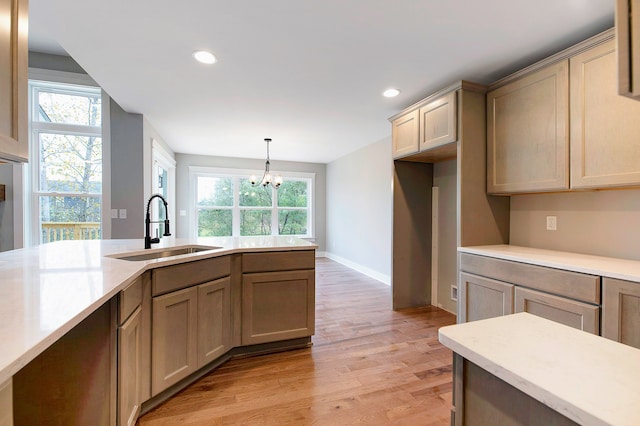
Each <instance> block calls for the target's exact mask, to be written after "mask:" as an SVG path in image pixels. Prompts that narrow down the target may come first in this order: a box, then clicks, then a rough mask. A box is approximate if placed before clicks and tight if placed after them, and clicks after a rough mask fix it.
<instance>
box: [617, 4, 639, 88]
mask: <svg viewBox="0 0 640 426" xmlns="http://www.w3.org/2000/svg"><path fill="white" fill-rule="evenodd" d="M615 27H616V40H617V43H618V45H617V50H618V93H620V94H621V95H624V96H629V97H632V98H636V99H640V0H616V23H615Z"/></svg>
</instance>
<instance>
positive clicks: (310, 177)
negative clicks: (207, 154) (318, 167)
mask: <svg viewBox="0 0 640 426" xmlns="http://www.w3.org/2000/svg"><path fill="white" fill-rule="evenodd" d="M191 175H192V182H193V186H194V188H195V191H194V193H195V197H194V198H195V203H194V204H195V208H194V211H195V215H194V216H195V217H194V221H193V222H194V223H195V224H196V226H195V230H194V231H192V234H195V236H198V237H230V236H234V237H236V236H251V235H295V236H300V237H311V236H312V235H313V226H312V223H313V222H312V214H311V212H312V199H313V198H312V193H313V182H314V174H312V173H297V174H294V173H289V174H285V175H284V176H283V179H284V181H283V183H282V185H281V186H280V188H279V189H278V190H274V189H272V188H271V187H263V186H255V187H254V186H251V183H250V182H249V177H250V175H251V172H249V171H230V170H215V169H205V168H198V167H192V168H191Z"/></svg>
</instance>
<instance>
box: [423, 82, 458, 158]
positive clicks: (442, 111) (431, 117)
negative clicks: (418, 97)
mask: <svg viewBox="0 0 640 426" xmlns="http://www.w3.org/2000/svg"><path fill="white" fill-rule="evenodd" d="M419 114H420V120H419V123H420V133H419V137H420V151H424V150H428V149H432V148H436V147H438V146H442V145H445V144H448V143H451V142H455V141H456V140H457V137H458V134H457V126H456V117H457V116H458V110H457V108H456V92H450V93H448V94H446V95H444V96H441V97H439V98H438V99H436V100H434V101H431V102H429V103H428V104H426V105H425V106H423V107H421V108H420V110H419Z"/></svg>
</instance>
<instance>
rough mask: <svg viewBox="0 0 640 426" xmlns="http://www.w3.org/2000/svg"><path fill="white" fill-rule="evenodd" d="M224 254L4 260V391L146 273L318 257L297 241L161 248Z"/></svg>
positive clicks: (82, 244) (101, 248)
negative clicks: (235, 259) (262, 258)
mask: <svg viewBox="0 0 640 426" xmlns="http://www.w3.org/2000/svg"><path fill="white" fill-rule="evenodd" d="M194 244H196V245H203V246H214V247H220V248H217V249H214V250H210V251H202V252H197V253H191V254H185V255H180V256H173V257H168V258H163V259H153V260H146V261H136V262H132V261H127V260H121V259H116V258H112V257H105V256H109V255H113V254H119V253H129V252H131V253H134V252H135V253H140V252H144V250H143V247H144V244H143V240H142V239H135V240H94V241H59V242H55V243H49V244H43V245H40V246H36V247H31V248H26V249H19V250H13V251H8V252H3V253H0V341H1V342H2V350H0V384H1V383H3V382H4V381H5V380H7V379H9V378H10V377H11V376H13V375H14V374H15V373H16V372H18V371H19V370H20V369H21V368H22V367H24V366H25V365H26V364H27V363H29V362H30V361H31V360H33V359H34V358H35V357H36V356H38V355H39V354H40V353H42V352H43V351H44V350H45V349H47V348H48V347H49V346H50V345H51V344H53V343H54V342H55V341H57V340H58V339H59V338H60V337H62V336H63V335H64V334H66V333H67V332H68V331H69V330H71V329H72V328H73V327H75V326H76V325H78V324H79V323H80V322H81V321H82V320H84V319H85V318H87V317H88V316H89V315H90V314H91V313H92V312H94V311H95V310H96V309H97V308H99V307H100V306H102V305H103V304H104V303H106V302H107V301H108V300H110V299H111V298H112V297H114V296H115V295H117V294H118V293H119V292H120V291H121V290H123V289H125V288H126V287H127V286H128V285H129V284H131V282H133V280H134V279H135V278H137V277H138V276H140V275H141V274H142V273H143V272H145V271H147V270H150V269H154V268H159V267H164V266H170V265H175V264H178V263H184V262H191V261H195V260H201V259H207V258H211V257H217V256H223V255H228V254H233V253H251V252H267V251H292V250H315V249H317V246H316V245H315V244H312V243H310V242H308V241H305V240H303V239H300V238H296V237H285V236H279V237H239V238H198V239H174V238H164V239H163V242H162V244H159V245H157V246H154V248H161V247H174V246H183V245H194Z"/></svg>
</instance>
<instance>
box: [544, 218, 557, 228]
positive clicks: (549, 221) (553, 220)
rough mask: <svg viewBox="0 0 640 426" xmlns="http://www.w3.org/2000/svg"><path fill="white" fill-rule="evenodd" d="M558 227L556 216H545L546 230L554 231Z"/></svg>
mask: <svg viewBox="0 0 640 426" xmlns="http://www.w3.org/2000/svg"><path fill="white" fill-rule="evenodd" d="M556 229H558V221H557V217H556V216H547V231H555V230H556Z"/></svg>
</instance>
